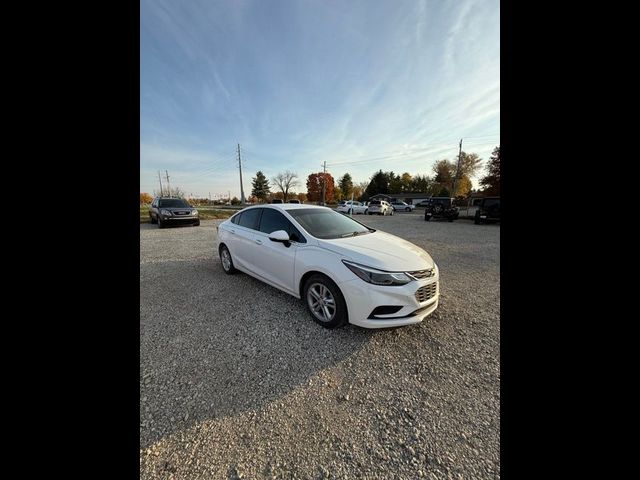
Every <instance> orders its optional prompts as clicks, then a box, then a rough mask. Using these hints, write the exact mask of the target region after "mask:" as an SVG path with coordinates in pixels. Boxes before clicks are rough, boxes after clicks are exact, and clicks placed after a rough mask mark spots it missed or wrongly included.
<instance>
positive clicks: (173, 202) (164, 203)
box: [158, 198, 189, 208]
mask: <svg viewBox="0 0 640 480" xmlns="http://www.w3.org/2000/svg"><path fill="white" fill-rule="evenodd" d="M158 207H164V208H182V207H189V204H188V203H187V202H185V201H184V200H182V199H181V198H163V199H162V200H160V203H158Z"/></svg>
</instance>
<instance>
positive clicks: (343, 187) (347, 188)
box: [338, 173, 353, 198]
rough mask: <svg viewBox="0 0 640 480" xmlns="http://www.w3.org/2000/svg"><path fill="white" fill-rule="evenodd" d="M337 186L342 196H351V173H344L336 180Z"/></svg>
mask: <svg viewBox="0 0 640 480" xmlns="http://www.w3.org/2000/svg"><path fill="white" fill-rule="evenodd" d="M338 187H339V188H340V192H341V193H342V198H351V192H352V191H353V180H352V179H351V175H349V174H348V173H345V174H344V175H343V176H342V177H341V178H340V181H339V182H338Z"/></svg>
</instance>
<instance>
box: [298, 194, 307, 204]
mask: <svg viewBox="0 0 640 480" xmlns="http://www.w3.org/2000/svg"><path fill="white" fill-rule="evenodd" d="M298 200H300V203H304V202H306V201H307V194H306V193H299V194H298Z"/></svg>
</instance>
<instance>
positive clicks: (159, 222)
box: [158, 217, 167, 228]
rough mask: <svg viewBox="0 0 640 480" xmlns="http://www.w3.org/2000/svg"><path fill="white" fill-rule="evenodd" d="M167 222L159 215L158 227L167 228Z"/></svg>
mask: <svg viewBox="0 0 640 480" xmlns="http://www.w3.org/2000/svg"><path fill="white" fill-rule="evenodd" d="M166 226H167V225H166V224H165V223H164V222H163V221H162V219H161V218H160V217H158V228H166Z"/></svg>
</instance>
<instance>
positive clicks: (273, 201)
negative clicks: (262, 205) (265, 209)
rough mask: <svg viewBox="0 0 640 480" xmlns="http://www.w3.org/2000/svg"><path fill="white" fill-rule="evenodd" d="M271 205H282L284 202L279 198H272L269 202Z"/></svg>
mask: <svg viewBox="0 0 640 480" xmlns="http://www.w3.org/2000/svg"><path fill="white" fill-rule="evenodd" d="M271 203H284V202H283V201H282V200H280V199H279V198H274V199H273V200H271Z"/></svg>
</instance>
